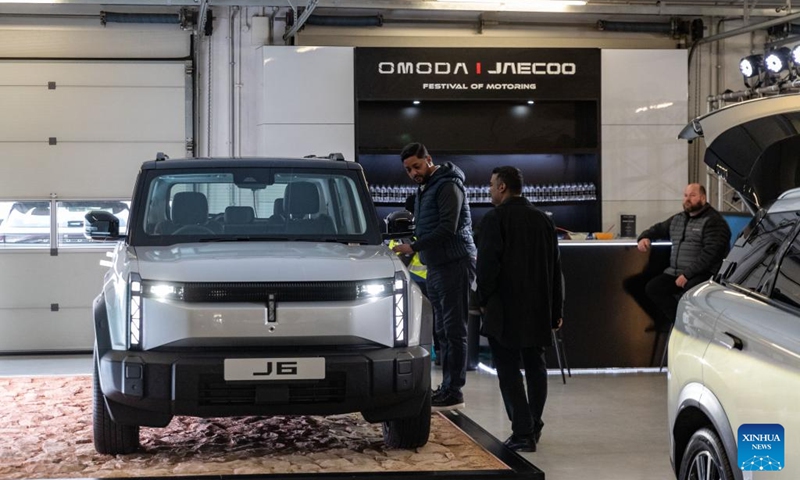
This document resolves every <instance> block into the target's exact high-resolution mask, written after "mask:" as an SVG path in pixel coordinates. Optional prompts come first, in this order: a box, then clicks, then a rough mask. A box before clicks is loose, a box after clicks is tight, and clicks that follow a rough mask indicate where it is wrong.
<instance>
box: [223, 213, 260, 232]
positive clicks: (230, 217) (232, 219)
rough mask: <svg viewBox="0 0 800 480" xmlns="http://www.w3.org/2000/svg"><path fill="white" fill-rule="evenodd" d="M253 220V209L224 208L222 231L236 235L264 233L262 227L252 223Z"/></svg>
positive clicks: (254, 216)
mask: <svg viewBox="0 0 800 480" xmlns="http://www.w3.org/2000/svg"><path fill="white" fill-rule="evenodd" d="M255 218H256V214H255V211H254V210H253V207H247V206H242V207H238V206H230V207H226V208H225V216H224V219H225V220H224V222H225V223H224V225H223V230H224V231H225V233H232V234H238V235H248V234H257V233H264V228H263V227H262V225H260V224H256V223H254V220H255Z"/></svg>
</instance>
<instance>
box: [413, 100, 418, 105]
mask: <svg viewBox="0 0 800 480" xmlns="http://www.w3.org/2000/svg"><path fill="white" fill-rule="evenodd" d="M411 103H413V104H414V105H419V103H420V102H419V100H414V101H413V102H411Z"/></svg>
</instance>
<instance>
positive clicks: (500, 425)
mask: <svg viewBox="0 0 800 480" xmlns="http://www.w3.org/2000/svg"><path fill="white" fill-rule="evenodd" d="M89 373H91V357H89V356H84V355H80V356H71V355H66V356H48V357H16V356H15V357H0V376H6V375H70V374H89ZM433 375H434V378H433V382H432V383H433V384H434V385H438V383H439V381H440V375H441V374H440V371H439V370H438V369H434V374H433ZM666 395H667V379H666V374H665V373H630V374H578V372H573V376H572V378H567V384H566V385H564V384H562V382H561V377H560V375H551V376H550V383H549V396H548V401H547V406H546V407H545V413H544V421H545V424H546V425H545V429H544V431H543V435H542V439H541V442H540V444H539V447H538V451H537V452H536V453H522V454H521V455H522V456H523V457H524V458H525V459H527V460H528V461H529V462H531V463H533V464H534V465H536V466H537V467H538V468H539V469H541V470H543V471H544V472H545V475H546V478H547V480H583V479H593V480H652V479H672V478H674V474H673V472H672V468H671V467H670V464H669V436H668V429H667V399H666ZM464 398H465V401H466V408H465V409H464V410H463V413H464V414H465V415H467V416H468V417H469V418H471V419H472V420H474V421H475V422H476V423H478V424H479V425H481V426H482V427H483V428H484V429H485V430H486V431H488V432H489V433H490V434H492V435H494V436H495V437H497V438H498V439H500V440H501V441H502V440H504V439H505V438H507V437H508V436H509V435H510V434H511V428H510V422H509V421H508V418H507V417H506V414H505V410H504V408H503V403H502V400H501V398H500V392H499V390H498V384H497V377H495V376H494V375H492V374H491V373H487V372H484V371H481V370H478V371H475V372H469V373H468V377H467V385H466V387H465V389H464Z"/></svg>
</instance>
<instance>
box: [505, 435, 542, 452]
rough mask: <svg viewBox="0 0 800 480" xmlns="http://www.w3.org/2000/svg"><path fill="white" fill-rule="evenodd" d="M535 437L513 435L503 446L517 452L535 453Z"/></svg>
mask: <svg viewBox="0 0 800 480" xmlns="http://www.w3.org/2000/svg"><path fill="white" fill-rule="evenodd" d="M534 435H535V434H534ZM534 435H526V436H523V435H511V436H510V437H508V438H507V439H506V441H505V442H503V445H505V446H506V448H510V449H511V450H514V451H515V452H535V451H536V440H535V439H534Z"/></svg>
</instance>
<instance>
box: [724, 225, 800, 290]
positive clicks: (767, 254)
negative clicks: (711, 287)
mask: <svg viewBox="0 0 800 480" xmlns="http://www.w3.org/2000/svg"><path fill="white" fill-rule="evenodd" d="M796 221H797V218H796V216H795V215H793V214H792V215H787V214H773V215H768V216H766V217H764V218H763V219H762V220H761V222H759V224H758V225H757V226H756V227H755V232H753V233H752V234H749V235H747V236H746V239H743V238H742V237H740V239H739V241H737V242H736V246H734V249H733V250H732V251H731V253H730V255H729V256H728V258H727V260H726V262H727V263H734V264H735V266H736V268H735V269H733V270H732V271H731V273H730V274H729V275H728V277H727V279H726V280H727V281H728V282H730V283H735V284H739V285H741V286H743V287H745V288H748V289H750V290H756V289H757V288H758V287H759V286H760V285H761V281H762V279H763V278H764V277H765V275H766V274H767V273H768V272H771V271H773V269H774V263H773V260H774V259H775V254H776V253H777V252H778V249H779V248H780V246H781V244H783V242H784V241H785V240H786V236H787V235H788V234H789V232H790V231H791V229H792V227H794V225H795V222H796ZM724 269H725V268H724V267H723V270H724Z"/></svg>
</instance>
